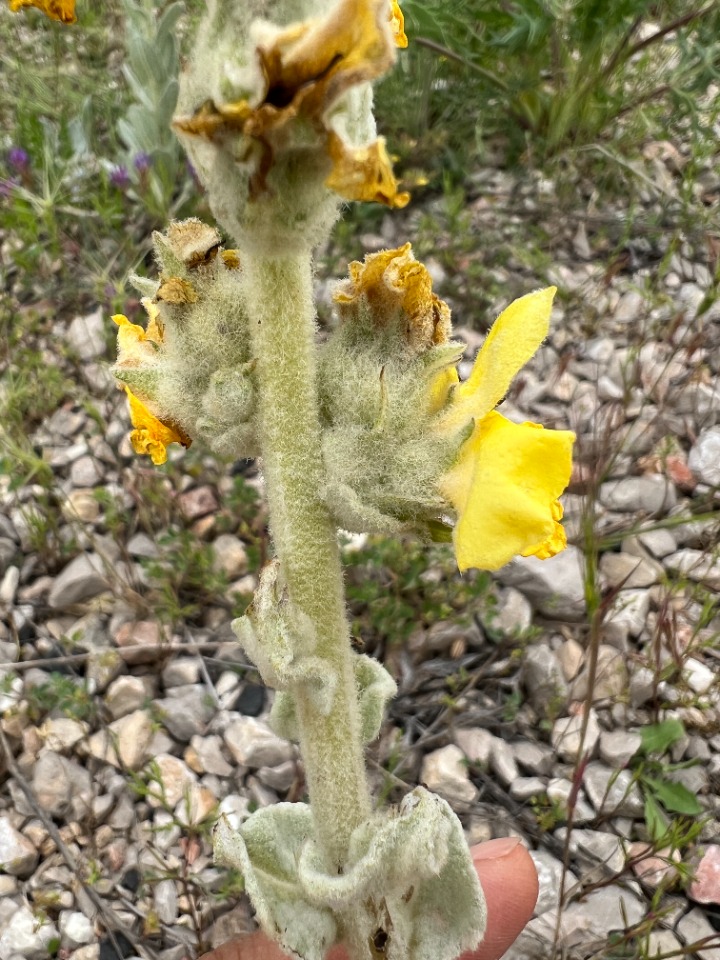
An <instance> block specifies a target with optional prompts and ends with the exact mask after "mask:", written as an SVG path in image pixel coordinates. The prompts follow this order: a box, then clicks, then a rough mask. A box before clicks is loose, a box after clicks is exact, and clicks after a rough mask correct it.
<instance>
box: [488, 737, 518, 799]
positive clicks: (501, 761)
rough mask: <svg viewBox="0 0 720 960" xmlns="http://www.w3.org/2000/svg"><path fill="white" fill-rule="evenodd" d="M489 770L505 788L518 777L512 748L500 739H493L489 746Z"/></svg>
mask: <svg viewBox="0 0 720 960" xmlns="http://www.w3.org/2000/svg"><path fill="white" fill-rule="evenodd" d="M490 769H491V770H492V771H493V773H495V774H496V775H497V777H498V779H499V780H500V782H501V783H503V784H504V785H505V786H506V787H507V786H509V785H510V784H511V783H512V782H513V781H514V780H517V778H518V777H519V776H520V774H519V772H518V768H517V763H516V762H515V757H514V755H513V750H512V747H511V746H510V744H509V743H506V741H505V740H501V739H500V737H493V741H492V744H491V746H490Z"/></svg>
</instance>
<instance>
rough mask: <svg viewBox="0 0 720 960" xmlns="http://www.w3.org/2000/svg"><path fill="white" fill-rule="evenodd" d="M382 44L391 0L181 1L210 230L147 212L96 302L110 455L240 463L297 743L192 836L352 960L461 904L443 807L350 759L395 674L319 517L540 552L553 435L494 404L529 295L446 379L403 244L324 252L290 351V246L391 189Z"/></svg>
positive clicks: (472, 885)
mask: <svg viewBox="0 0 720 960" xmlns="http://www.w3.org/2000/svg"><path fill="white" fill-rule="evenodd" d="M11 3H12V4H13V5H14V6H20V5H21V3H20V2H19V0H11ZM31 5H34V6H41V7H43V8H44V9H45V10H46V12H51V10H58V11H59V12H60V13H62V14H63V16H62V19H69V18H70V17H71V16H72V11H71V10H70V9H69V4H68V3H67V2H66V3H62V2H61V0H48V2H42V0H36V2H34V3H33V4H31ZM406 43H407V40H406V37H405V33H404V28H403V19H402V13H401V11H400V9H399V7H398V6H397V3H396V2H395V0H338V2H335V3H332V4H331V3H329V2H328V0H272V2H271V0H247V2H243V3H238V2H237V0H208V9H207V12H206V14H205V15H204V17H203V19H202V21H201V23H200V26H199V30H198V33H197V36H196V38H195V40H194V43H193V47H192V54H191V57H190V59H189V61H188V62H187V64H186V65H185V67H184V69H183V72H182V74H181V77H180V89H179V98H178V109H177V114H176V117H175V120H174V127H175V130H176V132H177V133H178V135H179V137H180V140H181V142H182V143H183V145H184V146H185V148H186V150H187V152H188V154H189V157H190V160H191V161H192V164H193V166H194V168H195V170H196V171H197V175H198V177H199V179H200V180H201V182H202V183H203V184H204V186H205V188H206V190H207V195H208V198H209V202H210V205H211V208H212V210H213V214H214V216H215V217H216V218H217V221H218V223H219V225H220V227H221V228H222V229H223V230H224V232H225V233H226V235H228V236H229V237H230V238H232V241H233V247H232V248H227V247H225V246H223V243H222V237H221V234H220V232H219V231H218V230H216V229H215V228H214V227H211V226H207V225H204V224H202V223H201V222H200V221H198V220H188V221H185V222H179V223H171V224H170V226H169V227H168V229H167V232H166V233H164V234H156V235H155V237H154V245H155V253H156V258H157V262H158V267H159V274H160V275H159V279H158V280H147V279H140V278H133V283H134V284H135V286H136V287H137V289H138V291H139V292H140V294H141V296H142V303H143V306H144V308H145V311H146V313H147V321H146V323H145V324H144V325H140V324H134V323H131V322H130V321H129V320H128V319H127V318H126V317H124V316H116V317H114V318H113V319H114V320H115V322H116V323H117V325H118V345H119V349H118V361H117V364H116V366H115V368H114V369H115V374H116V376H117V378H118V380H119V381H120V382H121V384H122V385H123V387H124V389H125V391H126V393H127V398H128V401H129V406H130V417H131V420H132V423H133V431H132V433H131V435H130V437H131V441H132V444H133V446H134V448H135V450H136V451H137V452H138V453H140V454H147V455H148V456H150V457H151V458H152V460H153V462H154V463H156V464H161V463H163V462H164V461H165V460H166V458H167V448H168V446H169V445H170V444H172V443H179V444H183V445H184V446H189V445H190V443H191V442H192V441H194V440H196V439H197V440H201V441H202V442H203V443H205V444H207V445H208V446H209V447H210V448H211V449H214V450H216V451H218V452H220V453H222V454H225V455H231V456H234V457H260V458H261V460H262V465H263V471H264V476H265V481H266V489H267V498H268V503H269V508H270V525H271V533H272V537H273V541H274V545H275V559H274V560H273V561H271V563H270V564H269V565H268V566H267V567H266V568H265V569H264V570H263V572H262V574H261V577H260V582H259V586H258V589H257V593H256V596H255V599H254V602H253V604H252V606H251V608H250V610H249V612H248V613H247V615H246V616H244V617H241V618H240V619H238V620H236V621H235V622H234V624H233V628H234V631H235V633H236V635H237V638H238V641H239V643H240V644H241V645H242V647H243V648H244V650H245V652H246V653H247V654H248V656H249V657H250V658H251V659H252V660H253V661H254V663H255V664H256V666H257V668H258V670H259V672H260V674H261V675H262V677H263V680H264V681H265V683H266V684H268V686H271V687H273V688H274V689H275V691H276V694H275V700H274V705H273V710H272V722H273V724H274V726H275V729H276V730H277V731H278V732H279V733H280V734H281V735H283V736H285V737H289V738H292V739H295V740H297V741H298V742H299V744H300V749H301V752H302V757H303V762H304V769H305V777H306V781H307V788H308V794H309V800H310V802H309V804H306V803H279V804H277V805H275V806H272V807H268V808H264V809H261V810H257V811H256V812H255V813H253V814H252V815H251V816H250V817H249V818H248V819H247V820H246V821H245V822H244V823H243V824H242V826H241V827H240V829H239V831H236V830H234V829H232V828H231V826H230V825H229V823H228V822H227V821H226V820H224V819H221V820H220V821H219V822H218V824H217V826H216V828H215V834H214V845H215V855H216V858H217V859H218V861H220V862H222V863H225V864H228V865H231V866H233V867H237V868H239V869H240V870H241V871H242V873H243V876H244V878H245V884H246V889H247V892H248V893H249V895H250V897H251V899H252V902H253V905H254V907H255V910H256V913H257V918H258V920H259V922H260V924H261V925H262V927H263V929H264V930H265V932H266V933H267V934H268V935H269V936H271V937H273V938H275V939H276V940H277V941H278V942H279V944H280V945H281V946H282V948H283V949H284V950H285V951H286V952H287V953H289V954H291V955H294V956H297V957H301V958H303V960H322V958H323V957H324V956H325V954H326V952H327V950H328V948H329V947H330V946H331V945H332V944H334V943H338V942H342V943H344V944H345V945H346V947H347V950H348V952H349V955H350V957H352V958H358V960H359V958H377V957H380V956H387V957H388V958H390V960H406V958H414V960H452V958H454V957H456V956H458V955H459V954H460V953H461V952H462V951H463V950H466V949H470V948H473V947H475V946H476V945H477V944H478V943H479V942H480V941H481V939H482V937H483V934H484V929H485V917H486V911H485V901H484V897H483V893H482V890H481V888H480V886H479V883H478V879H477V875H476V872H475V870H474V868H473V865H472V862H471V858H470V855H469V851H468V848H467V845H466V842H465V838H464V835H463V831H462V827H461V825H460V822H459V820H458V819H457V817H456V816H455V814H454V813H453V811H452V810H451V808H450V807H449V805H448V804H447V803H446V802H445V801H444V800H442V799H441V798H439V797H437V796H435V795H433V794H432V793H430V792H429V791H428V790H426V789H424V788H423V787H418V788H416V789H415V790H412V791H411V792H410V793H408V794H407V796H406V797H405V798H404V800H403V801H402V802H401V803H400V805H399V806H398V807H396V808H390V809H388V808H384V809H381V808H377V807H375V806H374V805H373V801H372V798H371V796H370V793H369V790H368V785H367V780H366V774H365V764H364V757H363V748H364V744H365V743H367V742H369V741H371V740H373V739H374V738H375V737H376V736H377V735H378V732H379V730H380V726H381V723H382V718H383V713H384V709H385V706H386V704H387V701H388V700H389V698H391V697H392V696H393V694H394V692H395V683H394V682H393V680H392V678H391V677H390V675H389V674H388V673H387V671H386V670H385V669H384V668H383V667H382V666H381V665H380V664H379V663H378V662H377V661H376V660H374V659H372V658H370V657H367V656H364V655H362V654H359V653H357V652H356V651H355V650H354V649H353V646H352V643H351V638H350V632H349V627H348V621H347V617H346V611H345V601H344V595H343V580H342V570H341V564H340V552H339V548H338V529H339V528H342V529H345V530H350V531H383V532H388V531H390V532H396V533H400V532H404V531H410V532H415V533H416V534H419V535H421V536H423V537H425V538H427V539H447V540H452V541H453V543H454V548H455V553H456V556H457V561H458V565H459V567H460V569H461V570H467V569H469V568H472V567H476V568H482V569H487V570H495V569H497V568H499V567H501V566H502V565H503V564H504V563H506V562H507V561H508V560H510V559H511V558H512V557H513V556H515V555H517V554H521V555H523V556H529V555H534V556H537V557H540V558H546V557H550V556H552V555H553V554H555V553H557V552H558V551H560V550H562V549H563V547H564V545H565V535H564V532H563V528H562V526H561V524H560V520H561V516H562V510H561V508H560V505H559V503H558V497H559V496H560V494H561V492H562V491H563V489H564V488H565V486H566V484H567V482H568V479H569V476H570V468H571V447H572V441H573V436H572V434H571V433H569V432H566V431H555V430H544V429H543V428H542V427H540V426H539V425H537V424H534V423H522V424H517V423H514V422H512V421H510V420H508V419H506V418H505V417H504V416H503V415H502V414H500V413H498V412H497V411H496V410H495V407H496V406H497V404H498V403H499V402H500V401H501V400H502V398H503V397H504V395H505V394H506V392H507V390H508V388H509V386H510V384H511V381H512V379H513V377H514V376H515V374H516V373H517V372H518V371H519V370H520V369H521V367H522V366H523V365H524V364H525V363H526V362H527V361H528V360H529V359H530V357H531V356H532V355H533V353H534V352H535V351H536V350H537V348H538V346H539V345H540V343H541V342H542V341H543V339H544V338H545V336H546V335H547V332H548V325H549V318H550V312H551V305H552V298H553V294H554V290H553V289H552V288H550V289H546V290H540V291H537V292H535V293H530V294H528V295H527V296H525V297H522V298H521V299H520V300H517V301H515V302H514V303H512V304H511V305H510V306H509V307H508V308H507V309H506V310H505V311H504V312H503V313H501V315H500V316H499V317H498V319H497V320H496V321H495V324H494V326H493V327H492V329H491V331H490V334H489V335H488V337H487V339H486V341H485V344H484V346H483V348H482V349H481V350H480V353H479V355H478V357H477V360H476V361H475V365H474V367H473V369H472V372H471V374H470V376H469V378H468V379H467V380H466V381H465V382H462V383H461V382H460V381H459V378H458V374H457V370H456V364H457V363H458V361H459V359H460V357H461V355H462V353H463V345H462V344H461V343H459V342H457V341H454V340H452V336H451V323H450V310H449V308H448V306H447V304H445V303H444V302H443V301H442V300H440V299H439V298H438V297H437V296H436V295H435V294H434V293H433V291H432V283H431V280H430V276H429V274H428V271H427V269H426V268H425V267H424V266H423V265H422V264H421V263H419V262H418V261H417V260H416V259H415V257H414V256H413V254H412V250H411V247H410V244H406V245H405V246H403V247H400V248H399V249H396V250H385V251H382V252H380V253H376V254H373V255H370V256H368V257H366V258H365V261H364V262H363V263H359V262H358V263H352V264H351V265H350V276H349V278H348V279H347V280H344V281H342V282H341V283H340V284H339V285H338V287H337V289H336V292H335V303H336V307H337V313H338V318H339V323H338V326H337V328H336V329H335V330H334V332H333V333H332V334H331V335H330V337H329V339H327V340H326V341H325V342H324V343H322V344H319V343H318V341H317V327H316V314H315V306H314V304H313V297H312V280H313V259H312V258H313V251H314V249H315V248H316V247H317V245H318V244H319V243H321V242H323V241H324V240H325V239H326V238H327V237H328V235H329V231H330V230H331V228H332V225H333V223H334V221H335V219H336V217H337V215H338V210H339V208H340V204H341V202H342V201H343V200H363V201H376V202H380V203H384V204H386V205H387V206H389V207H402V206H404V205H405V204H406V203H407V201H408V199H409V198H408V196H407V195H406V194H404V193H402V192H400V190H399V188H398V184H397V181H396V179H395V177H394V175H393V172H392V169H391V164H390V160H389V158H388V154H387V151H386V148H385V144H384V141H383V140H382V138H380V137H378V136H377V135H376V130H375V121H374V118H373V114H372V88H371V84H372V82H373V81H374V80H376V79H377V78H378V77H380V76H381V75H382V74H384V73H385V72H386V71H387V70H388V69H390V67H391V66H392V64H393V62H394V60H395V56H396V48H397V47H402V46H405V45H406Z"/></svg>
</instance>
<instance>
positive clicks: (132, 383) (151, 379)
mask: <svg viewBox="0 0 720 960" xmlns="http://www.w3.org/2000/svg"><path fill="white" fill-rule="evenodd" d="M110 372H111V373H112V375H113V376H114V377H115V379H116V380H119V381H120V382H121V383H124V384H126V385H127V386H128V387H130V389H131V390H132V392H133V393H134V394H135V396H136V397H137V398H138V400H143V401H145V400H150V401H152V400H155V399H156V398H157V393H158V388H159V386H160V371H159V370H153V369H152V368H148V367H124V366H121V365H120V364H116V365H114V366H112V367H111V368H110Z"/></svg>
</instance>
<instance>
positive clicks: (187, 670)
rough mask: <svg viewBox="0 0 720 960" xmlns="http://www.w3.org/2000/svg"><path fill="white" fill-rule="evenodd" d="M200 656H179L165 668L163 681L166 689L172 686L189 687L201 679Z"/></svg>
mask: <svg viewBox="0 0 720 960" xmlns="http://www.w3.org/2000/svg"><path fill="white" fill-rule="evenodd" d="M201 663H202V661H201V660H200V657H177V658H175V659H174V660H171V661H170V663H168V665H167V666H166V667H164V668H163V672H162V682H163V686H164V687H165V689H166V690H168V689H169V688H170V687H189V686H190V685H191V684H195V683H197V682H198V680H199V679H200V667H201Z"/></svg>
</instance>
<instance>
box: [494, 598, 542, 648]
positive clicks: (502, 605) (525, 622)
mask: <svg viewBox="0 0 720 960" xmlns="http://www.w3.org/2000/svg"><path fill="white" fill-rule="evenodd" d="M494 613H495V616H494V617H493V619H492V621H491V623H492V627H493V628H494V629H495V630H499V631H500V632H501V633H502V634H503V636H505V637H516V636H518V635H520V634H522V633H525V631H527V630H528V629H529V628H530V627H531V626H532V619H533V615H532V607H531V606H530V603H529V602H528V600H527V598H526V597H525V594H523V593H521V592H520V591H519V590H516V589H515V588H514V587H506V588H505V589H504V590H503V591H502V592H501V594H500V597H499V598H498V603H497V606H496V607H495V610H494Z"/></svg>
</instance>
